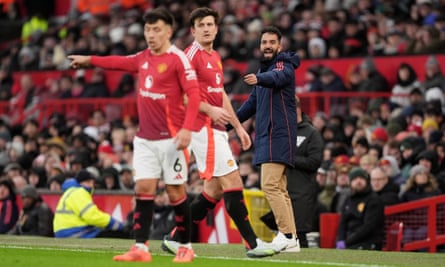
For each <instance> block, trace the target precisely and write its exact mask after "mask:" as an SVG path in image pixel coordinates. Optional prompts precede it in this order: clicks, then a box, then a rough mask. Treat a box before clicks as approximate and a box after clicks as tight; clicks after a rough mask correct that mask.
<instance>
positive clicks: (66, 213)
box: [54, 179, 123, 238]
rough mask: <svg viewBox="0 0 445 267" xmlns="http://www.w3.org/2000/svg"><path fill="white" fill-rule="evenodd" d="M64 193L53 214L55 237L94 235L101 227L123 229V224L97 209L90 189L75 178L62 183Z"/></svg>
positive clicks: (87, 236)
mask: <svg viewBox="0 0 445 267" xmlns="http://www.w3.org/2000/svg"><path fill="white" fill-rule="evenodd" d="M62 189H63V190H64V193H63V195H62V197H61V198H60V200H59V202H58V203H57V207H56V212H55V215H54V235H55V237H80V238H92V237H96V236H97V235H98V234H99V233H100V232H101V231H102V230H103V229H107V230H119V231H121V230H123V224H122V223H121V222H119V221H117V220H116V219H114V218H113V217H111V216H110V215H109V214H107V213H105V212H103V211H101V210H99V208H98V207H97V206H96V205H95V204H94V202H93V196H92V194H91V189H90V188H86V187H83V186H81V185H80V184H78V183H77V181H76V180H75V179H68V180H67V181H65V182H64V184H63V185H62Z"/></svg>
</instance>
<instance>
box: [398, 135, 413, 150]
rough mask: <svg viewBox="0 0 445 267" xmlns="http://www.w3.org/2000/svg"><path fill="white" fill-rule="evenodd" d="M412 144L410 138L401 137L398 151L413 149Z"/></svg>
mask: <svg viewBox="0 0 445 267" xmlns="http://www.w3.org/2000/svg"><path fill="white" fill-rule="evenodd" d="M413 148H414V144H413V142H412V138H405V139H403V141H402V143H400V151H402V152H403V151H404V150H407V149H413Z"/></svg>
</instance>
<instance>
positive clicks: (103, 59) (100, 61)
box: [68, 52, 141, 72]
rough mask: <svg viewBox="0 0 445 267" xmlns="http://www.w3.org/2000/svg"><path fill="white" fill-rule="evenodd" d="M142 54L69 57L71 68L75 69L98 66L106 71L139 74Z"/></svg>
mask: <svg viewBox="0 0 445 267" xmlns="http://www.w3.org/2000/svg"><path fill="white" fill-rule="evenodd" d="M140 56H141V52H139V53H137V54H135V55H129V56H82V55H69V56H68V59H70V60H71V63H70V66H71V67H72V68H73V69H78V68H87V67H89V66H96V67H100V68H104V69H113V70H123V71H131V72H137V71H138V68H139V64H138V58H139V57H140Z"/></svg>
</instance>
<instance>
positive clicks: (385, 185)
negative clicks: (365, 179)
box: [370, 167, 400, 206]
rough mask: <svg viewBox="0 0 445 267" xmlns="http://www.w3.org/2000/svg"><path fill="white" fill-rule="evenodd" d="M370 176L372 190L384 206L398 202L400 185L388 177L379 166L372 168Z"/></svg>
mask: <svg viewBox="0 0 445 267" xmlns="http://www.w3.org/2000/svg"><path fill="white" fill-rule="evenodd" d="M370 177H371V187H372V190H373V191H374V192H376V193H377V195H378V196H379V197H380V200H381V201H382V203H383V205H384V206H389V205H394V204H398V203H400V199H399V191H400V187H399V186H398V185H396V184H394V183H393V182H392V181H391V180H390V179H389V177H388V175H387V174H386V172H385V171H384V170H383V169H382V168H381V167H376V168H374V169H372V170H371V173H370Z"/></svg>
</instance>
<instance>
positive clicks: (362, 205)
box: [357, 202, 365, 213]
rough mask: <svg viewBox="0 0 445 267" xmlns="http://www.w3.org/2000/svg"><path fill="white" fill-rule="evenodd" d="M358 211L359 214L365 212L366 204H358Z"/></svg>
mask: <svg viewBox="0 0 445 267" xmlns="http://www.w3.org/2000/svg"><path fill="white" fill-rule="evenodd" d="M357 210H358V212H360V213H362V212H363V211H364V210H365V203H363V202H360V203H358V204H357Z"/></svg>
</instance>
